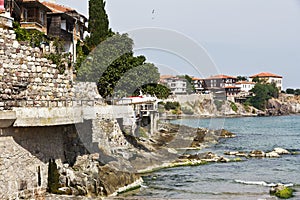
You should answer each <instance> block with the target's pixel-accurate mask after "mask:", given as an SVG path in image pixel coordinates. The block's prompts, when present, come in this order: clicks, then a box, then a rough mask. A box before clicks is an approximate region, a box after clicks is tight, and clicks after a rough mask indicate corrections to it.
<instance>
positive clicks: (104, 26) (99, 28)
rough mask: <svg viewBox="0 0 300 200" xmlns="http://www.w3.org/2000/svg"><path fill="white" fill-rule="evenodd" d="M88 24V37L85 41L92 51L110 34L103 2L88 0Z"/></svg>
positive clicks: (102, 0) (101, 0)
mask: <svg viewBox="0 0 300 200" xmlns="http://www.w3.org/2000/svg"><path fill="white" fill-rule="evenodd" d="M88 24H89V25H88V31H89V33H90V36H89V38H88V39H87V41H88V45H89V46H90V47H91V48H92V49H93V48H95V47H96V46H97V45H98V44H100V43H101V42H102V41H104V40H105V39H106V38H107V37H108V36H109V34H110V33H111V30H110V29H109V21H108V16H107V14H106V11H105V1H104V0H89V20H88Z"/></svg>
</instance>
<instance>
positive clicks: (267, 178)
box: [135, 116, 300, 200]
mask: <svg viewBox="0 0 300 200" xmlns="http://www.w3.org/2000/svg"><path fill="white" fill-rule="evenodd" d="M174 123H177V124H184V125H188V126H192V127H206V128H222V127H224V128H225V129H227V130H229V131H232V132H234V133H235V134H236V135H237V137H236V138H231V139H222V140H221V141H220V142H219V143H218V144H216V145H213V146H211V147H209V148H206V149H204V150H201V151H202V152H206V151H211V152H214V153H217V154H218V155H223V153H224V151H247V152H248V151H251V150H256V149H257V150H263V151H272V150H273V149H274V148H275V147H282V148H285V149H288V150H290V151H293V152H294V151H297V152H300V116H282V117H253V118H252V117H251V118H250V117H249V118H228V119H225V120H224V119H181V120H176V121H174ZM192 153H195V152H192ZM144 180H145V183H144V186H143V187H142V188H141V189H140V191H139V192H138V193H137V194H135V195H137V196H143V197H146V198H147V197H149V198H162V199H247V200H248V199H249V200H250V199H255V200H256V199H266V198H269V197H270V196H269V189H270V185H272V184H275V183H283V184H291V185H293V188H294V189H296V192H295V193H294V194H295V197H294V198H293V199H300V155H286V156H282V157H281V158H265V159H248V160H246V161H244V162H231V163H215V164H208V165H203V166H196V167H179V168H171V169H164V170H161V171H157V172H155V173H152V174H150V175H147V176H145V177H144Z"/></svg>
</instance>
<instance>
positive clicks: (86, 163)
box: [46, 123, 234, 199]
mask: <svg viewBox="0 0 300 200" xmlns="http://www.w3.org/2000/svg"><path fill="white" fill-rule="evenodd" d="M124 134H125V136H124V139H125V140H127V141H128V140H134V141H128V142H129V143H130V145H129V146H128V147H127V148H123V149H119V150H118V151H116V152H115V153H116V155H115V156H114V159H113V160H112V161H110V162H108V163H106V164H103V163H102V164H101V162H99V160H101V155H99V154H97V153H94V154H90V155H84V156H78V157H77V159H76V162H75V163H74V165H73V166H68V165H64V164H62V163H57V165H58V171H59V174H60V188H59V192H60V194H61V195H53V194H48V195H47V196H46V198H47V199H57V198H62V199H67V198H69V197H74V198H75V197H76V198H78V197H82V199H85V197H92V198H100V197H113V196H116V195H118V194H119V193H122V192H126V191H128V190H132V189H136V188H138V187H140V185H141V184H142V179H141V175H143V174H144V173H149V172H153V171H155V170H159V169H162V168H170V167H179V166H192V165H201V164H206V161H203V160H200V159H198V160H196V159H190V158H188V159H186V158H183V157H182V156H183V155H184V154H185V152H186V151H187V149H202V148H205V147H207V146H209V145H211V144H215V143H217V142H218V140H219V138H228V137H234V134H232V133H230V132H228V131H226V130H208V129H204V128H191V127H187V126H179V125H174V124H169V123H160V124H159V131H158V132H157V133H155V134H154V135H147V136H144V137H133V136H131V137H129V136H128V135H127V136H126V133H124ZM108 148H110V147H108ZM125 154H126V155H125ZM119 155H121V156H119ZM206 157H207V156H206ZM67 194H68V195H69V196H66V195H67ZM62 195H63V196H62ZM76 198H75V199H76Z"/></svg>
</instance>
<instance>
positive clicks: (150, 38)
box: [57, 0, 300, 88]
mask: <svg viewBox="0 0 300 200" xmlns="http://www.w3.org/2000/svg"><path fill="white" fill-rule="evenodd" d="M57 3H60V4H64V5H67V6H70V7H73V8H76V9H77V10H78V11H79V12H80V13H82V14H84V15H87V14H88V1H87V0H57ZM106 11H107V13H108V16H109V21H110V27H111V28H112V29H113V31H115V32H120V33H129V35H130V36H131V37H132V38H133V39H134V42H135V44H136V48H135V53H136V54H144V55H145V56H146V58H147V60H148V61H149V62H153V63H155V64H156V65H157V66H158V67H159V69H160V71H161V73H162V74H188V75H192V76H197V77H202V76H208V75H214V74H217V73H220V74H227V75H245V76H250V75H254V74H257V73H259V72H265V71H266V72H272V73H275V74H278V75H282V76H283V77H284V83H283V84H284V88H300V79H299V78H298V77H299V75H300V72H299V71H300V70H299V67H300V23H299V19H300V1H299V0H264V1H261V0H185V1H175V0H163V1H162V0H148V1H146V0H126V1H125V0H108V1H107V2H106ZM207 69H209V70H207Z"/></svg>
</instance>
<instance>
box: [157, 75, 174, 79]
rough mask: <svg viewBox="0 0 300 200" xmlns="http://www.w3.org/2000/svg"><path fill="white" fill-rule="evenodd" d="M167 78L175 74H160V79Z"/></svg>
mask: <svg viewBox="0 0 300 200" xmlns="http://www.w3.org/2000/svg"><path fill="white" fill-rule="evenodd" d="M167 78H175V76H172V75H161V76H160V79H167Z"/></svg>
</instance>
